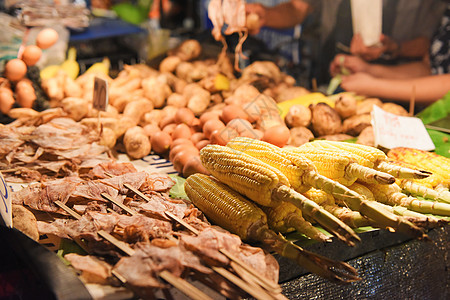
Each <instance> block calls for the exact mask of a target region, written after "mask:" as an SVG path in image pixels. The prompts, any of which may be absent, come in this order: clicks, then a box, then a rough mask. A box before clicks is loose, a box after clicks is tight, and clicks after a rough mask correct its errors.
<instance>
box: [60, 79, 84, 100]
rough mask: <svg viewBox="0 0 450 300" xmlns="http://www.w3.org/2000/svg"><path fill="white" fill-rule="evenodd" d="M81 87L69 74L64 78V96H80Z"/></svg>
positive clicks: (81, 93) (81, 92)
mask: <svg viewBox="0 0 450 300" xmlns="http://www.w3.org/2000/svg"><path fill="white" fill-rule="evenodd" d="M82 96H83V89H82V88H81V86H80V85H79V84H78V83H77V82H76V81H75V80H73V79H72V78H70V77H69V76H65V78H64V97H82Z"/></svg>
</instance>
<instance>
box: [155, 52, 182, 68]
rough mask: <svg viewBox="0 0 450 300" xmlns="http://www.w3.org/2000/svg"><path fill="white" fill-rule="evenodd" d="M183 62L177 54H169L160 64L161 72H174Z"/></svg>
mask: <svg viewBox="0 0 450 300" xmlns="http://www.w3.org/2000/svg"><path fill="white" fill-rule="evenodd" d="M180 62H181V58H180V57H178V56H175V55H171V56H167V57H166V58H164V59H163V60H162V61H161V63H160V64H159V71H160V72H173V71H175V69H176V68H177V66H178V64H179V63H180Z"/></svg>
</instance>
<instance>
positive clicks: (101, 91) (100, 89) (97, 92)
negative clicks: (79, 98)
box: [92, 77, 108, 111]
mask: <svg viewBox="0 0 450 300" xmlns="http://www.w3.org/2000/svg"><path fill="white" fill-rule="evenodd" d="M92 105H93V107H94V108H95V109H97V110H101V111H105V110H106V107H107V106H108V82H106V80H105V79H102V78H99V77H95V81H94V96H93V104H92Z"/></svg>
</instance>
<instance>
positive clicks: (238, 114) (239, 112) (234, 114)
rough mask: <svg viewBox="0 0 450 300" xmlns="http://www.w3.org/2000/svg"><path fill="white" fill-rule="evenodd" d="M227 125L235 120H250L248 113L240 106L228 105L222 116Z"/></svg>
mask: <svg viewBox="0 0 450 300" xmlns="http://www.w3.org/2000/svg"><path fill="white" fill-rule="evenodd" d="M220 118H221V119H222V121H223V122H224V123H225V124H228V122H230V121H231V120H234V119H245V120H247V119H248V115H247V113H246V112H245V111H244V110H243V109H242V107H240V106H239V105H227V106H225V107H224V108H223V109H222V115H221V116H220Z"/></svg>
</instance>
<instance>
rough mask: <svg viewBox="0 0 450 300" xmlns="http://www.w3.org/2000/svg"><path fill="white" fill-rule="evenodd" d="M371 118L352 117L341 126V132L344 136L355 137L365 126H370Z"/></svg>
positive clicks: (365, 115)
mask: <svg viewBox="0 0 450 300" xmlns="http://www.w3.org/2000/svg"><path fill="white" fill-rule="evenodd" d="M371 120H372V117H371V116H370V114H362V115H354V116H353V117H350V118H348V119H346V120H344V123H343V124H342V131H343V132H344V133H346V134H349V135H352V136H357V135H358V134H360V133H361V131H362V130H363V129H364V128H366V127H367V126H370V125H371V123H370V122H371Z"/></svg>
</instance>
